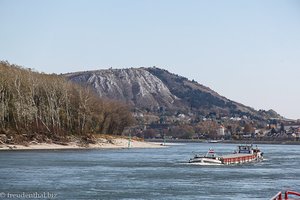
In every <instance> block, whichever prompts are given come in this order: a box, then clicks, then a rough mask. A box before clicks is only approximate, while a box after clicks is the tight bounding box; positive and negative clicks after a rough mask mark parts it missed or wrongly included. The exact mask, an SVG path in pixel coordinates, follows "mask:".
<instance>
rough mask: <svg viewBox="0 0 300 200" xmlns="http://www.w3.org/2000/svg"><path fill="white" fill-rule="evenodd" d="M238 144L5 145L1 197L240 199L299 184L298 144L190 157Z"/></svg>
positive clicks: (299, 186) (0, 162) (228, 149)
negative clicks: (233, 160) (240, 158)
mask: <svg viewBox="0 0 300 200" xmlns="http://www.w3.org/2000/svg"><path fill="white" fill-rule="evenodd" d="M235 147H236V145H234V144H219V143H218V144H208V143H198V144H195V143H189V144H179V145H171V146H169V147H167V148H159V149H120V150H60V151H46V150H43V151H2V152H0V199H34V198H35V197H39V198H40V199H41V198H46V199H237V200H241V199H269V198H271V197H272V196H273V195H275V194H276V193H277V192H278V191H281V190H286V189H291V190H296V191H299V190H300V146H297V145H259V147H260V148H261V150H262V151H263V152H264V156H265V160H264V161H263V162H259V163H248V164H243V165H232V166H197V165H190V164H188V163H187V161H188V159H189V158H190V157H192V156H193V153H192V152H200V153H205V152H206V151H207V150H208V149H209V148H214V149H215V151H216V153H220V154H221V153H231V152H232V151H233V150H234V149H235ZM18 195H19V196H18ZM22 195H23V196H22ZM26 195H27V196H26ZM28 195H32V196H28ZM34 195H35V196H34ZM38 195H40V196H38Z"/></svg>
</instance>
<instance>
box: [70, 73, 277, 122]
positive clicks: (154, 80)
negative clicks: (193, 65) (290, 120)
mask: <svg viewBox="0 0 300 200" xmlns="http://www.w3.org/2000/svg"><path fill="white" fill-rule="evenodd" d="M65 76H66V77H67V78H68V79H69V80H71V81H72V82H75V83H79V84H80V85H83V86H89V87H91V88H92V89H93V90H94V91H95V92H96V93H97V94H98V95H99V96H101V97H103V98H108V99H115V100H121V101H123V102H126V103H128V104H130V105H132V106H133V107H134V108H135V109H138V110H140V111H141V112H150V113H153V114H154V115H157V116H160V115H161V113H162V112H163V113H164V115H167V116H172V115H176V114H178V113H182V114H193V115H197V116H198V117H199V116H200V117H207V116H208V117H216V118H220V117H241V116H244V117H247V118H251V119H253V120H260V121H261V120H262V121H265V120H268V119H269V118H274V117H277V118H282V117H281V116H280V115H278V114H277V113H276V112H274V111H272V112H268V111H256V110H255V109H253V108H251V107H249V106H245V105H243V104H240V103H238V102H235V101H232V100H230V99H227V98H226V97H224V96H221V95H219V94H218V93H217V92H215V91H213V90H211V89H210V88H208V87H206V86H204V85H201V84H199V83H197V82H196V81H191V80H188V79H187V78H185V77H182V76H179V75H176V74H173V73H170V72H168V71H167V70H164V69H160V68H157V67H151V68H129V69H107V70H95V71H86V72H75V73H68V74H65Z"/></svg>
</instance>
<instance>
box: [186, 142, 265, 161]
mask: <svg viewBox="0 0 300 200" xmlns="http://www.w3.org/2000/svg"><path fill="white" fill-rule="evenodd" d="M261 160H263V152H261V151H260V149H259V148H258V147H257V146H256V147H255V148H253V145H239V146H238V148H237V150H236V151H235V152H234V153H233V154H228V155H223V156H218V155H217V154H216V153H215V151H214V150H213V149H209V150H208V152H207V153H206V155H199V154H195V156H194V157H193V158H191V159H190V160H189V163H197V164H199V165H207V164H217V165H229V164H239V163H247V162H253V161H261Z"/></svg>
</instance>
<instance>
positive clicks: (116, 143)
mask: <svg viewBox="0 0 300 200" xmlns="http://www.w3.org/2000/svg"><path fill="white" fill-rule="evenodd" d="M128 143H129V142H128V140H127V139H123V138H117V139H111V140H106V139H102V140H101V141H98V142H97V143H96V144H89V145H86V146H82V145H80V144H78V143H76V142H69V143H67V144H65V145H61V144H54V143H51V144H50V143H31V144H29V145H26V146H24V145H11V144H0V151H1V150H51V149H53V150H58V149H124V148H128V147H129V144H128ZM160 147H162V146H161V145H159V144H157V143H152V142H142V141H137V140H131V141H130V147H129V148H160Z"/></svg>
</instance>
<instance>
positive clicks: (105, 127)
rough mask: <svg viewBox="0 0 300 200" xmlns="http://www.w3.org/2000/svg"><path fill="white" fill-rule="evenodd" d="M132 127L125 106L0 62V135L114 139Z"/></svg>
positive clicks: (62, 80) (56, 78) (55, 78)
mask: <svg viewBox="0 0 300 200" xmlns="http://www.w3.org/2000/svg"><path fill="white" fill-rule="evenodd" d="M132 123H133V118H132V115H131V112H130V109H129V108H128V106H127V105H125V104H122V103H120V102H116V101H109V100H104V99H101V98H99V97H98V96H97V95H96V94H94V92H93V91H92V90H90V89H89V88H85V87H81V86H79V85H76V84H74V83H72V82H70V81H68V80H66V79H65V78H64V77H63V76H59V75H56V74H51V75H50V74H43V73H37V72H34V71H32V70H30V69H24V68H22V67H20V66H16V65H11V64H9V63H8V62H6V61H1V62H0V131H1V132H2V133H5V134H7V133H13V134H15V135H17V136H20V137H21V136H24V137H25V139H26V135H32V134H38V135H46V136H47V137H48V138H53V137H59V136H66V135H68V134H76V135H86V134H90V133H101V134H114V135H116V134H121V133H122V132H123V130H124V128H125V127H127V126H129V125H131V124H132ZM24 137H21V138H24ZM27 139H28V138H27Z"/></svg>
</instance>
